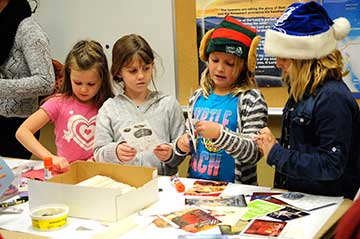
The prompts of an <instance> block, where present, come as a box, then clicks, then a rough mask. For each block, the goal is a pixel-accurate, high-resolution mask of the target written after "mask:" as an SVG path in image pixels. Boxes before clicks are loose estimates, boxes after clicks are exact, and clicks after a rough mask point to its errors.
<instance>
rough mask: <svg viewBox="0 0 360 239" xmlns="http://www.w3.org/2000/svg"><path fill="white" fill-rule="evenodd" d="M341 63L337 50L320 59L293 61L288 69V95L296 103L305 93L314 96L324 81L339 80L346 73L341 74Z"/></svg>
mask: <svg viewBox="0 0 360 239" xmlns="http://www.w3.org/2000/svg"><path fill="white" fill-rule="evenodd" d="M342 68H343V61H342V56H341V53H340V51H339V50H335V51H333V52H332V53H330V54H329V55H327V56H325V57H322V58H320V59H310V60H294V59H291V64H290V67H289V72H288V76H289V82H290V86H291V89H290V95H291V96H292V97H293V98H294V100H295V101H296V102H298V101H301V100H302V99H303V97H304V94H305V93H306V92H307V93H308V94H310V95H315V94H316V89H317V88H318V87H319V86H320V85H322V84H324V82H325V81H326V79H335V80H341V79H342V76H344V75H346V74H347V73H348V72H342Z"/></svg>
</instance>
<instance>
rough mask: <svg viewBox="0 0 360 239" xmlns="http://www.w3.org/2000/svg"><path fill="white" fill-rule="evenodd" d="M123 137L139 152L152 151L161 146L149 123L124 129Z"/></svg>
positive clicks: (145, 122) (141, 123)
mask: <svg viewBox="0 0 360 239" xmlns="http://www.w3.org/2000/svg"><path fill="white" fill-rule="evenodd" d="M121 135H122V136H123V137H124V140H125V141H126V142H127V143H128V144H129V145H130V146H131V147H133V148H134V149H136V151H137V152H142V151H145V150H149V151H152V150H153V149H154V148H155V147H156V146H157V145H159V144H161V142H160V140H159V138H158V137H157V136H156V134H155V132H154V131H153V130H152V129H151V127H150V125H149V123H148V122H147V121H144V122H140V123H137V124H134V125H130V126H128V127H125V128H122V129H121Z"/></svg>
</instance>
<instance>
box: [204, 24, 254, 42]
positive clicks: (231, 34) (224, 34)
mask: <svg viewBox="0 0 360 239" xmlns="http://www.w3.org/2000/svg"><path fill="white" fill-rule="evenodd" d="M215 38H226V39H231V40H234V41H238V42H241V43H242V44H244V45H245V46H246V47H250V44H251V41H252V39H251V38H250V37H249V36H248V35H246V34H244V33H241V32H238V31H235V30H232V29H228V28H218V29H216V30H215V31H214V32H213V34H212V35H211V39H215Z"/></svg>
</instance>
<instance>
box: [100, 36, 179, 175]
mask: <svg viewBox="0 0 360 239" xmlns="http://www.w3.org/2000/svg"><path fill="white" fill-rule="evenodd" d="M154 61H155V55H154V52H153V50H152V48H151V47H150V45H149V44H148V43H147V42H146V40H145V39H144V38H142V37H141V36H139V35H135V34H131V35H126V36H123V37H121V38H120V39H119V40H117V42H116V43H115V45H114V47H113V52H112V66H111V73H112V76H113V78H114V80H116V81H119V82H120V86H121V91H120V93H119V94H118V95H117V96H115V97H114V98H112V99H108V100H107V101H106V102H105V103H104V105H103V106H102V107H101V109H100V110H99V114H98V118H97V124H96V134H95V149H94V156H95V159H96V161H100V162H112V163H119V164H131V165H140V166H148V167H155V168H157V169H158V173H159V174H160V175H174V174H176V173H177V170H178V165H179V164H180V163H181V162H182V161H183V159H184V157H185V155H181V154H175V152H174V150H173V145H172V143H173V142H174V141H175V140H176V139H177V138H178V137H179V136H180V135H181V134H183V133H184V117H183V113H182V109H181V107H180V105H179V104H178V102H177V101H176V99H174V98H173V97H171V96H169V95H166V94H164V93H162V92H159V91H157V90H150V88H149V84H150V83H151V82H152V83H153V85H154V88H155V89H156V87H155V84H154V82H153V78H154V70H155V62H154ZM145 125H146V127H144V126H145ZM134 129H138V130H139V131H135V132H134V137H133V138H132V139H134V138H137V139H138V140H139V141H141V140H142V139H144V138H146V137H148V136H153V137H154V139H155V140H157V145H156V146H155V147H150V148H149V150H141V151H140V150H139V148H137V147H136V146H135V145H134V144H131V143H130V142H127V141H126V139H125V137H124V136H125V134H126V133H129V132H130V133H131V132H132V130H134ZM147 143H149V144H151V143H153V142H147ZM142 146H144V147H145V146H146V145H142Z"/></svg>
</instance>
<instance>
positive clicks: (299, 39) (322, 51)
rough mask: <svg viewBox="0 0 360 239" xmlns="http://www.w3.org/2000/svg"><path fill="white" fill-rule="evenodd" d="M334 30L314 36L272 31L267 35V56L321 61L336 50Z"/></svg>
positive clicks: (269, 30) (265, 46)
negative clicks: (320, 59)
mask: <svg viewBox="0 0 360 239" xmlns="http://www.w3.org/2000/svg"><path fill="white" fill-rule="evenodd" d="M336 45H337V41H336V39H335V36H334V29H333V28H329V30H328V31H326V32H323V33H321V34H317V35H312V36H292V35H287V34H285V33H282V32H278V31H275V30H272V29H268V30H267V31H266V33H265V43H264V51H265V54H266V55H269V56H275V57H281V58H290V59H314V58H316V59H319V58H321V57H324V56H326V55H328V54H329V53H331V52H332V51H334V50H335V49H336Z"/></svg>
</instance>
